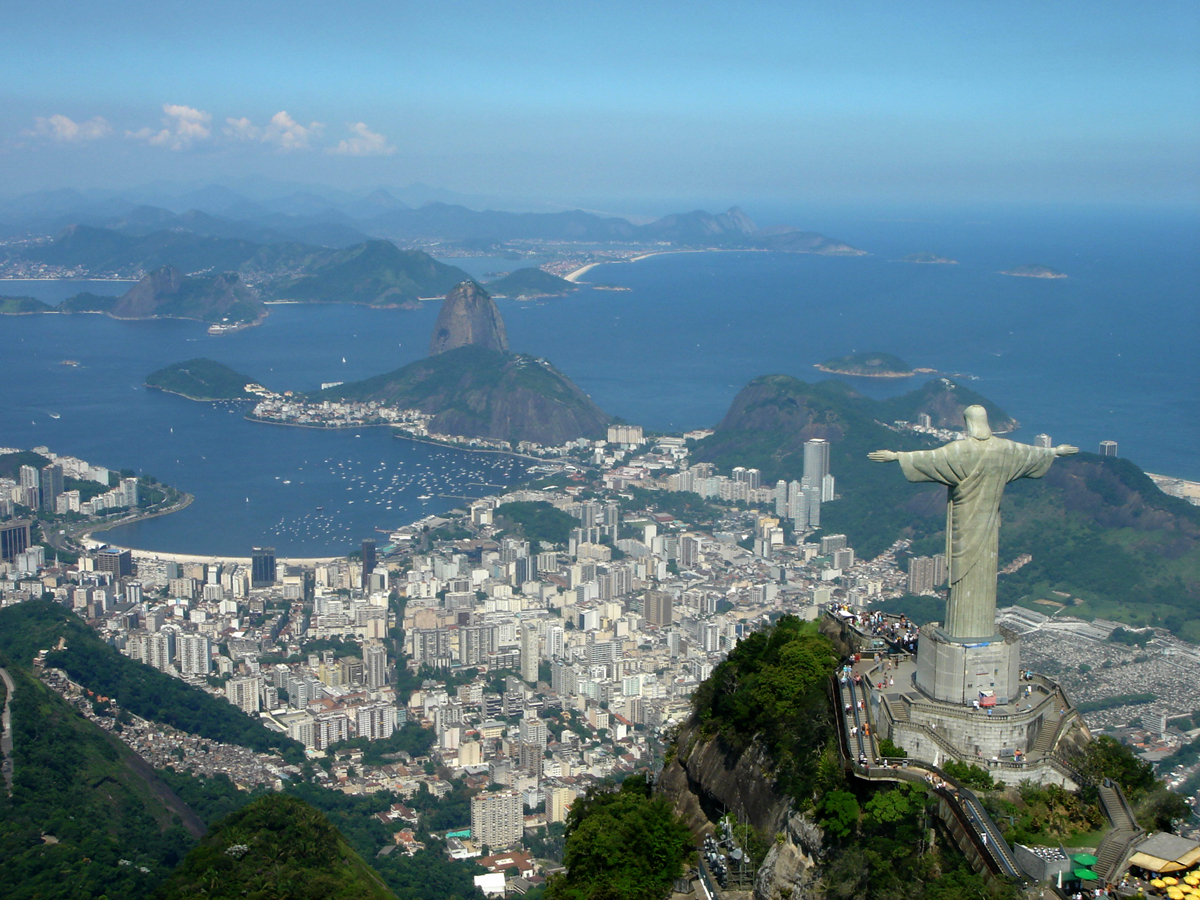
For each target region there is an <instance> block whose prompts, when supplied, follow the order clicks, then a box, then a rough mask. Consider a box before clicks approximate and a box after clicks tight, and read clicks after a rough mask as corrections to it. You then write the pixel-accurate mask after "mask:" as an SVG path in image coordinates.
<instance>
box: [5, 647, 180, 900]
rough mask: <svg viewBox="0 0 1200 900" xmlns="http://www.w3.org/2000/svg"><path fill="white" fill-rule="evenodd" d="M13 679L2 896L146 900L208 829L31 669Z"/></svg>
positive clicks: (14, 669)
mask: <svg viewBox="0 0 1200 900" xmlns="http://www.w3.org/2000/svg"><path fill="white" fill-rule="evenodd" d="M8 671H9V674H10V675H11V676H12V678H13V681H14V685H15V692H14V697H13V701H12V715H13V762H14V767H13V772H14V780H13V796H12V798H11V799H9V798H8V797H7V796H6V795H5V793H4V792H3V791H2V790H0V894H2V895H3V896H4V897H5V898H7V900H24V898H29V900H35V898H36V900H52V898H63V900H81V898H92V897H94V898H103V897H125V898H135V897H145V896H147V895H148V894H149V893H150V892H151V891H152V890H153V889H154V887H155V886H156V885H157V884H158V883H160V882H161V881H162V880H163V878H165V877H166V875H167V874H168V873H169V872H170V870H171V869H172V868H173V867H174V866H175V865H177V864H178V862H179V861H180V860H181V859H182V858H183V856H184V854H185V853H186V852H187V851H188V848H189V847H191V845H192V843H193V842H194V840H195V839H196V838H197V837H199V836H200V834H202V833H203V831H204V825H203V822H201V821H200V819H199V818H198V817H197V816H196V814H195V813H193V812H192V811H191V810H190V809H189V808H188V807H187V806H186V805H184V803H183V801H181V800H180V799H179V798H178V797H177V796H176V795H175V794H174V793H173V792H172V791H171V790H170V789H169V788H168V787H167V786H166V785H165V784H163V782H162V781H161V780H159V779H158V777H157V776H156V775H155V774H154V770H153V769H151V768H150V767H149V766H148V765H146V763H145V762H144V761H142V760H141V758H140V757H138V756H136V755H135V754H134V753H133V752H132V751H130V750H129V749H128V748H127V747H125V745H124V744H122V743H121V742H120V741H119V740H117V739H116V738H115V737H113V736H111V735H109V734H107V733H106V732H104V731H103V730H101V729H100V728H98V727H97V726H95V725H93V724H92V723H91V722H89V721H88V720H87V719H85V718H84V717H83V716H82V715H80V713H78V712H77V711H76V710H74V709H72V708H71V707H70V706H68V705H67V704H66V703H65V702H64V701H63V700H62V699H61V698H60V697H59V696H58V694H56V693H54V692H53V691H51V690H50V689H49V688H47V687H45V686H44V685H42V684H41V683H40V682H39V681H37V680H36V679H34V678H33V677H32V676H31V675H30V674H29V673H28V672H27V671H26V670H25V669H23V668H21V667H19V666H11V665H10V666H9V667H8ZM0 690H2V688H0Z"/></svg>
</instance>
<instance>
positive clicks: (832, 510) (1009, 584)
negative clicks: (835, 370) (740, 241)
mask: <svg viewBox="0 0 1200 900" xmlns="http://www.w3.org/2000/svg"><path fill="white" fill-rule="evenodd" d="M971 403H981V404H982V405H983V406H984V407H985V408H986V409H987V410H988V415H989V419H990V420H991V423H992V427H993V428H994V429H995V430H997V431H1002V430H1003V429H1004V428H1005V427H1006V426H1011V425H1014V424H1015V422H1013V420H1012V419H1011V418H1010V417H1009V416H1008V415H1007V414H1005V413H1004V411H1003V410H1000V409H998V408H997V407H996V406H995V405H994V404H992V403H991V402H990V401H987V400H986V398H983V397H980V396H979V395H978V394H976V393H975V392H973V391H970V390H967V389H965V388H962V387H961V386H959V385H956V384H954V383H953V382H950V381H948V380H946V379H941V378H938V379H933V380H932V381H930V382H929V383H928V384H926V385H925V386H923V387H922V388H920V389H918V390H916V391H913V392H911V393H908V394H905V395H903V396H901V397H895V398H891V399H889V400H886V401H875V400H871V399H868V398H866V397H863V396H861V395H859V394H857V393H856V392H854V391H853V390H851V389H850V388H849V387H847V386H846V385H845V384H844V383H842V382H838V381H824V382H820V383H817V384H806V383H805V382H802V381H799V380H797V379H795V378H791V377H788V376H784V375H769V376H764V377H762V378H756V379H755V380H754V381H752V382H750V384H749V385H747V386H746V387H745V388H744V389H743V390H742V391H741V392H740V393H739V394H738V396H737V397H736V398H735V399H734V401H733V404H732V405H731V407H730V410H729V412H728V413H727V414H726V416H725V418H724V419H723V420H722V421H721V423H720V424H719V425H718V426H717V428H716V431H715V433H714V434H713V435H712V436H711V437H710V438H707V439H706V440H704V441H702V442H701V443H700V444H699V445H697V447H696V450H695V457H696V459H697V460H699V461H711V462H715V463H716V464H717V465H718V466H720V467H721V468H725V469H727V468H730V467H732V466H736V465H741V466H747V467H751V466H753V467H757V468H759V469H760V470H761V471H762V473H763V480H764V482H765V483H773V482H774V481H775V480H776V479H779V478H783V479H787V480H791V479H798V478H800V477H801V474H802V471H803V464H804V454H803V448H804V442H805V441H807V440H809V439H810V438H814V437H820V438H825V439H827V440H829V441H830V442H831V448H830V471H831V472H832V473H833V475H834V477H835V478H836V484H837V495H838V499H837V500H835V501H834V502H831V503H826V504H823V505H822V507H821V527H822V530H823V531H824V532H827V533H843V534H846V535H847V536H848V538H849V540H850V543H851V544H852V545H853V546H854V548H855V549H856V550H857V551H858V554H859V556H861V557H868V558H869V557H871V556H874V555H876V554H878V553H879V552H880V551H882V550H883V549H885V548H886V547H887V546H889V545H890V544H891V543H892V542H894V541H895V540H897V539H898V538H901V537H908V538H913V539H915V543H914V545H913V547H912V551H913V552H914V553H915V554H918V555H925V554H932V553H938V552H941V550H942V549H943V547H944V541H945V537H944V529H945V515H946V513H945V504H946V490H945V488H943V487H940V486H938V485H925V484H910V483H909V482H908V481H906V480H905V478H904V476H903V474H902V473H901V471H900V470H899V467H898V466H896V465H895V464H880V463H872V462H870V461H869V460H868V459H867V454H868V453H869V452H870V451H872V450H877V449H881V448H886V449H891V450H914V449H921V448H924V447H932V446H936V444H937V443H940V441H936V440H934V439H933V438H930V437H926V436H922V435H917V434H914V433H912V432H896V431H893V430H892V429H890V428H887V427H885V426H884V425H883V424H882V423H884V422H888V423H891V422H893V421H895V420H897V419H902V420H907V421H910V422H911V421H915V419H916V417H917V416H918V415H919V414H920V413H922V412H924V413H928V414H929V415H931V417H932V418H933V420H934V423H935V424H938V425H943V426H947V425H951V424H955V425H957V427H961V422H962V418H961V414H962V409H963V408H964V407H965V406H967V405H969V404H971ZM1025 440H1026V441H1028V438H1026V439H1025ZM1002 515H1003V522H1004V524H1003V527H1002V528H1001V529H1000V554H1001V560H1000V563H1001V567H1002V568H1003V567H1004V566H1005V565H1007V564H1008V563H1010V562H1012V561H1013V560H1015V559H1017V558H1018V557H1022V556H1024V555H1026V554H1028V555H1030V556H1031V557H1032V561H1030V562H1028V563H1027V564H1025V565H1024V566H1022V567H1021V568H1020V569H1018V570H1017V571H1016V572H1015V573H1012V574H1007V575H1002V576H1001V577H1000V581H999V594H1000V596H999V599H1000V602H1001V603H1002V604H1009V603H1016V602H1022V601H1024V602H1032V601H1033V600H1036V599H1041V598H1053V597H1054V595H1052V594H1051V592H1052V591H1060V592H1062V593H1064V594H1066V595H1068V597H1069V598H1070V599H1071V601H1072V602H1073V605H1074V610H1073V611H1075V612H1077V613H1079V614H1081V615H1089V614H1090V615H1093V616H1102V617H1105V618H1112V619H1115V620H1118V621H1125V622H1129V623H1131V624H1136V625H1150V624H1153V625H1160V626H1165V627H1168V628H1171V629H1172V630H1174V631H1175V632H1176V633H1179V634H1181V635H1183V636H1185V637H1187V638H1188V639H1190V640H1198V641H1200V508H1197V507H1194V506H1192V505H1190V504H1188V503H1186V502H1185V501H1183V500H1179V499H1176V498H1173V497H1169V496H1167V495H1165V494H1163V493H1162V492H1161V491H1160V490H1159V489H1158V488H1157V487H1156V486H1155V485H1154V483H1153V482H1152V481H1150V479H1149V478H1147V477H1146V475H1145V474H1144V473H1143V472H1142V471H1141V470H1140V469H1139V468H1138V467H1137V466H1136V465H1135V464H1134V463H1132V462H1131V461H1129V460H1120V459H1114V458H1101V457H1098V456H1094V455H1092V454H1087V453H1081V454H1079V455H1078V456H1074V457H1065V458H1060V459H1057V460H1055V462H1054V465H1053V466H1051V469H1050V472H1049V474H1048V475H1046V476H1045V477H1044V478H1042V479H1040V480H1032V479H1022V480H1019V481H1016V482H1014V483H1012V484H1010V485H1009V486H1008V487H1007V488H1006V490H1005V494H1004V505H1003V507H1002ZM1058 599H1059V600H1061V599H1062V598H1061V597H1058ZM1076 600H1078V601H1079V602H1078V603H1074V601H1076Z"/></svg>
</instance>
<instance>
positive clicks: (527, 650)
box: [521, 622, 542, 684]
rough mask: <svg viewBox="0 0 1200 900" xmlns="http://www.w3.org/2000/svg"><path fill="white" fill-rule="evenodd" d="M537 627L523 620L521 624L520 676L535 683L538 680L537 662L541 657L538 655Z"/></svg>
mask: <svg viewBox="0 0 1200 900" xmlns="http://www.w3.org/2000/svg"><path fill="white" fill-rule="evenodd" d="M538 638H539V635H538V627H537V624H536V623H534V622H523V623H522V624H521V678H523V679H524V680H525V681H527V682H529V683H530V684H537V680H538V663H540V662H541V661H542V660H541V657H540V656H539V655H538V644H539V643H540V641H539V639H538Z"/></svg>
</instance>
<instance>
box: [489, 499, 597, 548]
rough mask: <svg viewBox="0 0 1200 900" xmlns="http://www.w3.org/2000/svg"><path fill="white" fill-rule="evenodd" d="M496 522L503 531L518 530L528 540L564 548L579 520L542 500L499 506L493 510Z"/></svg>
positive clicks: (521, 501)
mask: <svg viewBox="0 0 1200 900" xmlns="http://www.w3.org/2000/svg"><path fill="white" fill-rule="evenodd" d="M496 520H497V524H499V525H500V526H501V527H503V528H510V527H513V526H516V527H518V528H520V529H521V534H522V535H523V536H524V537H525V539H526V540H528V541H537V542H538V543H539V544H560V545H562V546H563V547H565V546H566V545H567V539H568V538H569V537H570V534H571V529H572V528H578V527H579V520H578V519H576V518H575V517H574V516H572V515H569V514H567V513H565V512H563V511H562V510H561V509H557V508H556V507H554V506H552V505H551V504H549V503H547V502H546V501H544V500H534V501H529V500H518V501H516V502H514V503H502V504H501V505H500V506H499V507H497V508H496ZM510 523H511V524H510Z"/></svg>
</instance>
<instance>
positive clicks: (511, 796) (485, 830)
mask: <svg viewBox="0 0 1200 900" xmlns="http://www.w3.org/2000/svg"><path fill="white" fill-rule="evenodd" d="M522 813H523V810H522V809H521V795H520V794H519V793H517V792H516V791H514V790H507V791H492V792H488V793H483V794H477V795H476V796H474V797H472V798H471V837H472V838H474V839H475V841H476V842H477V843H480V844H487V845H488V847H490V848H491V849H493V850H496V849H499V848H504V847H511V846H512V845H513V844H516V843H517V842H518V841H520V840H521V835H522V833H523V832H524V825H525V823H524V819H523V817H522Z"/></svg>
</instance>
